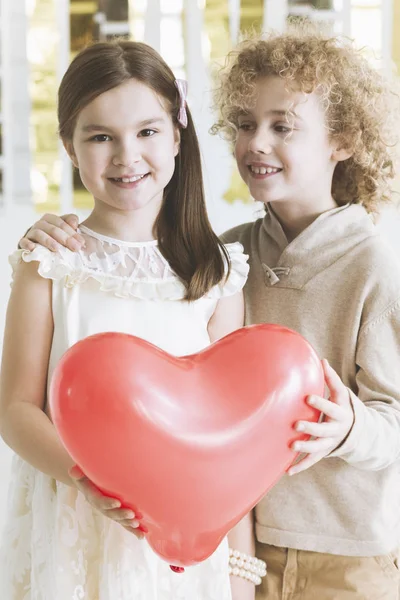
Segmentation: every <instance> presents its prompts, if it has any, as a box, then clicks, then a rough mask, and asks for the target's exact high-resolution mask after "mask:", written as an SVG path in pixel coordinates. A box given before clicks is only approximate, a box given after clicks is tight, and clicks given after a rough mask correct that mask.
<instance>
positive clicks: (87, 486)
mask: <svg viewBox="0 0 400 600" xmlns="http://www.w3.org/2000/svg"><path fill="white" fill-rule="evenodd" d="M69 475H70V477H71V479H72V480H73V482H74V484H75V486H76V487H77V488H78V490H79V491H80V492H82V494H83V495H84V496H85V498H86V500H87V501H88V502H89V503H90V504H91V505H92V506H94V508H96V509H97V510H98V511H100V512H101V513H102V514H103V515H104V516H105V517H108V518H109V519H113V520H114V521H117V523H119V524H120V525H122V527H124V528H125V529H127V530H128V531H129V532H130V533H133V534H134V535H136V537H137V538H139V539H143V537H144V533H145V532H144V527H143V526H141V525H140V523H139V520H138V518H135V516H136V515H135V513H134V512H133V511H132V510H129V509H127V508H121V502H120V501H119V500H117V499H116V498H108V497H107V496H104V494H102V493H101V492H100V490H99V489H98V488H97V487H96V486H95V485H94V483H92V482H91V481H90V479H88V478H87V477H86V475H85V474H84V473H83V472H82V471H81V469H80V468H79V467H77V466H75V467H72V469H70V471H69ZM142 527H143V528H142Z"/></svg>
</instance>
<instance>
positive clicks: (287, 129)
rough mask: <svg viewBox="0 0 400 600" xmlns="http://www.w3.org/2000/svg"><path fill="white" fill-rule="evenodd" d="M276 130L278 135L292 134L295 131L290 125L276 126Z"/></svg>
mask: <svg viewBox="0 0 400 600" xmlns="http://www.w3.org/2000/svg"><path fill="white" fill-rule="evenodd" d="M274 129H275V131H277V132H278V133H291V132H292V131H293V128H292V127H290V126H289V125H275V127H274Z"/></svg>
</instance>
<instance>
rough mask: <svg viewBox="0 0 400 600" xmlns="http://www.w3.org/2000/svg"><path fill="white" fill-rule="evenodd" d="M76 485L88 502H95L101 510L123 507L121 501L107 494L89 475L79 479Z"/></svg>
mask: <svg viewBox="0 0 400 600" xmlns="http://www.w3.org/2000/svg"><path fill="white" fill-rule="evenodd" d="M75 485H76V487H77V488H78V489H79V490H80V491H81V492H82V493H83V494H84V496H85V497H86V499H87V500H88V502H90V503H91V504H93V505H94V506H95V507H96V508H97V509H98V510H100V511H101V512H105V511H107V510H110V509H112V508H120V507H121V502H120V501H119V500H117V499H116V498H109V497H108V496H105V495H104V494H103V493H102V492H101V491H100V490H99V489H98V488H97V487H96V486H95V484H94V483H93V482H92V481H90V479H88V478H87V477H85V478H83V479H79V480H77V481H76V482H75Z"/></svg>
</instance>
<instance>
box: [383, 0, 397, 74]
mask: <svg viewBox="0 0 400 600" xmlns="http://www.w3.org/2000/svg"><path fill="white" fill-rule="evenodd" d="M381 5H382V8H381V10H382V66H383V68H384V69H385V70H387V71H388V72H389V73H390V72H391V70H392V62H393V16H394V6H393V0H381Z"/></svg>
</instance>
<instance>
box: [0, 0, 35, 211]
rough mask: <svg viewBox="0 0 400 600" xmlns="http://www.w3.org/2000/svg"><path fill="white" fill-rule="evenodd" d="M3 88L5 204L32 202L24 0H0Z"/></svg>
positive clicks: (26, 23) (29, 108)
mask: <svg viewBox="0 0 400 600" xmlns="http://www.w3.org/2000/svg"><path fill="white" fill-rule="evenodd" d="M1 12H2V17H1V20H2V27H1V36H2V68H3V76H2V87H3V100H4V107H3V111H4V118H3V141H4V161H5V164H4V171H6V175H5V184H4V185H5V194H4V196H5V203H7V204H11V202H12V203H13V204H14V205H25V204H30V203H31V201H32V193H31V184H30V169H31V153H30V148H29V116H30V111H31V104H30V98H29V85H28V84H29V66H28V59H27V51H26V48H27V26H28V22H27V16H26V11H25V0H13V1H12V2H9V1H8V0H2V5H1Z"/></svg>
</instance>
